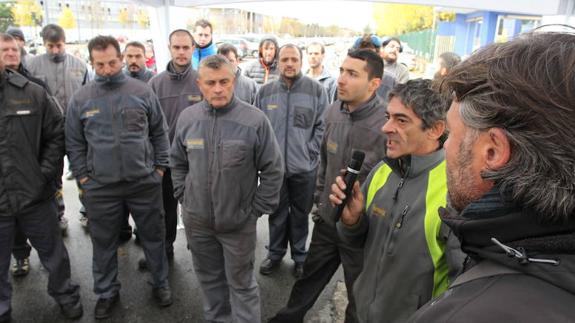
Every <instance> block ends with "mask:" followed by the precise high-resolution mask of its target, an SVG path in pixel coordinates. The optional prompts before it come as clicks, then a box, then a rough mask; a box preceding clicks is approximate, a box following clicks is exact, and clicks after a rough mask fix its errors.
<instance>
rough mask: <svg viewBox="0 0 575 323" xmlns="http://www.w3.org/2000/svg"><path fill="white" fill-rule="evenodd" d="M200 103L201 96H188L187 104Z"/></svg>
mask: <svg viewBox="0 0 575 323" xmlns="http://www.w3.org/2000/svg"><path fill="white" fill-rule="evenodd" d="M200 101H202V96H201V95H188V102H200Z"/></svg>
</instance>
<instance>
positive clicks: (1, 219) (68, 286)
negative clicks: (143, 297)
mask: <svg viewBox="0 0 575 323" xmlns="http://www.w3.org/2000/svg"><path fill="white" fill-rule="evenodd" d="M1 40H2V41H1V42H0V43H1V44H2V45H1V46H2V56H3V57H2V59H0V106H1V107H2V108H1V109H0V156H1V158H0V322H10V320H11V308H12V305H11V299H12V286H11V284H10V277H9V275H8V271H9V269H10V252H11V251H12V246H13V243H14V238H15V235H16V234H17V232H18V231H21V232H22V233H23V234H24V236H25V237H28V238H29V239H30V243H31V244H32V246H34V248H35V249H36V250H37V252H38V257H39V259H40V262H41V263H42V265H43V266H44V268H45V269H46V271H47V273H48V294H50V296H52V297H53V298H54V299H55V300H56V302H57V303H58V304H59V306H60V310H61V312H62V314H63V316H64V317H66V318H67V319H77V318H79V317H81V316H82V314H83V310H82V304H81V302H80V293H79V288H78V286H77V285H75V284H73V283H72V282H71V280H70V260H69V257H68V252H67V250H66V247H65V245H64V242H63V241H62V237H61V233H60V229H59V227H58V217H57V212H58V211H57V208H56V203H55V201H54V194H55V193H56V188H57V185H55V183H56V182H57V181H58V180H59V177H61V171H62V167H63V157H64V127H63V122H64V121H63V117H62V111H61V110H60V108H59V107H58V105H57V104H56V103H55V101H54V99H53V98H52V97H51V96H50V95H49V94H48V92H47V91H46V90H45V89H43V88H42V87H41V86H40V85H37V84H35V83H33V82H31V81H30V80H28V79H26V78H25V77H24V76H22V75H20V74H18V73H16V72H14V71H13V70H10V69H5V67H4V60H5V59H6V60H8V61H11V63H10V64H11V65H12V66H14V65H19V61H18V59H19V54H20V51H19V49H18V46H17V45H16V42H15V41H14V39H13V38H12V37H10V36H8V35H1ZM11 54H12V55H11ZM16 58H18V59H16ZM23 243H24V244H25V238H24V242H23ZM28 254H29V250H28ZM30 297H35V295H27V296H26V297H23V298H21V299H22V300H27V299H28V298H30ZM22 305H23V306H29V305H27V304H22ZM26 310H27V311H28V313H37V311H41V310H40V309H32V308H27V309H26Z"/></svg>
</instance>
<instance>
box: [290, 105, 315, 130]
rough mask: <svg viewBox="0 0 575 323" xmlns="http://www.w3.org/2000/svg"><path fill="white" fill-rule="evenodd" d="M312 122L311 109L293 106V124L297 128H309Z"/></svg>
mask: <svg viewBox="0 0 575 323" xmlns="http://www.w3.org/2000/svg"><path fill="white" fill-rule="evenodd" d="M312 124H313V110H312V109H310V108H308V107H302V106H297V105H296V106H294V115H293V126H294V127H297V128H303V129H307V128H311V126H312Z"/></svg>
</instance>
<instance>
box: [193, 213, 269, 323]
mask: <svg viewBox="0 0 575 323" xmlns="http://www.w3.org/2000/svg"><path fill="white" fill-rule="evenodd" d="M183 215H184V216H183V221H184V226H185V227H186V237H187V240H188V246H189V248H190V249H191V251H192V259H193V261H194V270H195V272H196V276H197V277H198V281H199V283H200V287H201V289H202V294H203V303H204V319H205V321H206V322H210V323H211V322H234V323H236V322H237V323H240V322H245V323H259V322H261V311H260V292H259V287H258V283H257V281H256V277H255V274H254V259H255V248H256V219H255V218H250V219H249V220H248V222H247V223H246V224H245V226H244V227H243V228H241V229H239V230H237V231H233V232H225V233H223V232H215V231H214V230H212V229H209V228H205V227H199V226H198V225H197V224H196V223H192V222H193V221H192V220H191V219H190V217H189V215H187V214H186V212H185V211H184V214H183Z"/></svg>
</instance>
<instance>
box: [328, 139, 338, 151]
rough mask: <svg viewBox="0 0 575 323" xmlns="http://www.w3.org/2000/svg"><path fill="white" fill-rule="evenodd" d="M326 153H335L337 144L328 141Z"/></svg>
mask: <svg viewBox="0 0 575 323" xmlns="http://www.w3.org/2000/svg"><path fill="white" fill-rule="evenodd" d="M327 151H328V152H330V153H332V154H335V153H337V143H336V142H333V141H331V140H328V141H327Z"/></svg>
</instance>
